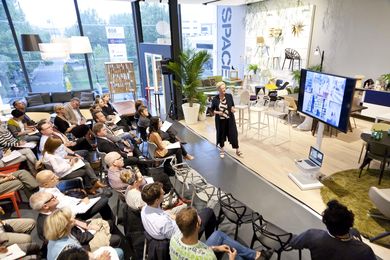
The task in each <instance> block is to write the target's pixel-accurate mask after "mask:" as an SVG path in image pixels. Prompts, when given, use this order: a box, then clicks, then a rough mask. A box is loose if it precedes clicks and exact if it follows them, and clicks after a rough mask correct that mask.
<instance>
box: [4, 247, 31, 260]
mask: <svg viewBox="0 0 390 260" xmlns="http://www.w3.org/2000/svg"><path fill="white" fill-rule="evenodd" d="M7 249H8V252H7V253H4V254H0V259H2V260H14V259H19V258H21V257H23V256H25V255H26V253H25V252H23V251H22V249H20V247H19V246H18V245H17V244H13V245H11V246H8V247H7Z"/></svg>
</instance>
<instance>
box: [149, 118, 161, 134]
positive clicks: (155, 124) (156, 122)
mask: <svg viewBox="0 0 390 260" xmlns="http://www.w3.org/2000/svg"><path fill="white" fill-rule="evenodd" d="M160 127H161V120H160V118H159V117H157V116H153V117H152V118H151V119H150V125H149V133H152V132H158V130H160Z"/></svg>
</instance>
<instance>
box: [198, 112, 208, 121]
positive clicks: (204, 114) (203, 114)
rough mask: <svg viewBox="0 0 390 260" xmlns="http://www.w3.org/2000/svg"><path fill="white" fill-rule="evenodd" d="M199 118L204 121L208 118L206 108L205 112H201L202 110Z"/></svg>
mask: <svg viewBox="0 0 390 260" xmlns="http://www.w3.org/2000/svg"><path fill="white" fill-rule="evenodd" d="M198 119H199V121H204V120H206V110H205V111H204V112H203V113H200V112H199V116H198Z"/></svg>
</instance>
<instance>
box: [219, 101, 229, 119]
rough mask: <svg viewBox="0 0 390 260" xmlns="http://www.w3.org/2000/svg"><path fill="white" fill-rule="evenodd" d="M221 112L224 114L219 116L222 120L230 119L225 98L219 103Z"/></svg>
mask: <svg viewBox="0 0 390 260" xmlns="http://www.w3.org/2000/svg"><path fill="white" fill-rule="evenodd" d="M219 111H221V112H222V114H221V115H219V116H220V118H221V119H228V118H229V111H228V106H227V103H226V98H225V97H224V98H223V99H222V100H221V101H220V102H219Z"/></svg>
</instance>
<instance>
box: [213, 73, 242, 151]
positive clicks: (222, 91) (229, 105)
mask: <svg viewBox="0 0 390 260" xmlns="http://www.w3.org/2000/svg"><path fill="white" fill-rule="evenodd" d="M216 86H217V88H218V92H219V94H218V95H216V96H215V97H214V98H213V101H212V103H211V104H212V105H211V110H212V111H213V112H214V114H215V128H216V130H217V146H219V147H220V149H221V150H220V153H219V156H220V157H221V158H224V157H225V150H224V146H225V141H226V138H227V139H228V141H229V143H230V144H231V145H232V147H233V149H236V154H237V155H238V156H242V152H241V151H240V150H239V149H238V132H237V126H236V119H235V117H234V112H235V111H236V110H235V108H234V101H233V96H232V95H231V94H229V93H226V85H225V83H224V82H222V81H221V82H218V83H217V84H216Z"/></svg>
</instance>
